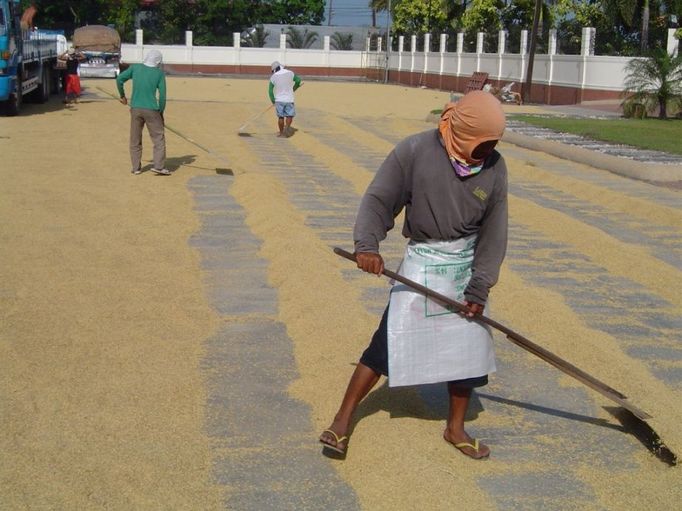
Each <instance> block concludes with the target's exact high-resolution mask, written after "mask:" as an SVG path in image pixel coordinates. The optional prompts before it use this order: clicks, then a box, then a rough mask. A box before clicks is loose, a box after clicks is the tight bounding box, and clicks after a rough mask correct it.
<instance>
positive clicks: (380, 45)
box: [377, 37, 384, 51]
mask: <svg viewBox="0 0 682 511" xmlns="http://www.w3.org/2000/svg"><path fill="white" fill-rule="evenodd" d="M383 44H384V39H383V37H377V51H381V47H382V46H383Z"/></svg>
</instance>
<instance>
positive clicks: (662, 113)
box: [658, 99, 668, 119]
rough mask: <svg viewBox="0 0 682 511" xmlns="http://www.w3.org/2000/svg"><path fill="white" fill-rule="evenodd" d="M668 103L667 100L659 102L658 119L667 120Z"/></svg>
mask: <svg viewBox="0 0 682 511" xmlns="http://www.w3.org/2000/svg"><path fill="white" fill-rule="evenodd" d="M667 103H668V102H667V101H666V100H665V99H659V100H658V118H659V119H667V118H668V104H667Z"/></svg>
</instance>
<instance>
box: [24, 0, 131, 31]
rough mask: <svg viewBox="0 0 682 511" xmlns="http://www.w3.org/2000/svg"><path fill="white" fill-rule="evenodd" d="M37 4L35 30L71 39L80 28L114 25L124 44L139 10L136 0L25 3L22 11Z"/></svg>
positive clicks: (55, 0) (57, 0)
mask: <svg viewBox="0 0 682 511" xmlns="http://www.w3.org/2000/svg"><path fill="white" fill-rule="evenodd" d="M31 4H35V5H36V7H37V9H38V12H37V13H36V17H35V19H34V22H35V24H36V26H38V27H42V28H49V29H57V30H64V33H65V34H66V36H67V37H71V35H73V32H74V30H75V29H77V28H78V27H82V26H84V25H113V26H114V27H115V28H116V29H117V30H118V31H119V33H120V34H121V37H122V38H123V40H129V39H130V38H131V37H132V35H133V32H134V21H135V12H136V11H137V9H138V8H139V2H137V1H136V0H111V1H107V0H82V1H79V2H74V1H69V0H52V1H49V0H42V1H34V0H22V1H21V3H20V6H21V8H22V9H25V8H27V7H28V6H29V5H31Z"/></svg>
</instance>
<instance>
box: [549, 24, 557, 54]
mask: <svg viewBox="0 0 682 511" xmlns="http://www.w3.org/2000/svg"><path fill="white" fill-rule="evenodd" d="M556 34H557V31H556V28H552V29H550V30H549V48H548V49H547V54H548V55H556V51H557V35H556Z"/></svg>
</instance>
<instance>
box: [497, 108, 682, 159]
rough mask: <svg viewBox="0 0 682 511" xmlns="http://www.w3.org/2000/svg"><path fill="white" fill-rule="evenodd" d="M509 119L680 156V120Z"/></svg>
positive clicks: (525, 116)
mask: <svg viewBox="0 0 682 511" xmlns="http://www.w3.org/2000/svg"><path fill="white" fill-rule="evenodd" d="M509 118H510V119H515V120H519V121H523V122H526V123H528V124H532V125H534V126H542V127H545V128H550V129H553V130H556V131H563V132H565V133H574V134H576V135H583V136H585V137H589V138H592V139H595V140H604V141H606V142H615V143H619V144H627V145H631V146H635V147H641V148H642V149H654V150H657V151H664V152H667V153H675V154H682V143H681V141H682V120H680V119H668V120H666V121H663V120H659V119H573V118H566V117H545V116H538V115H510V116H509Z"/></svg>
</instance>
